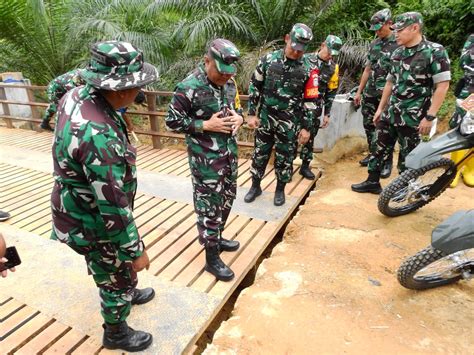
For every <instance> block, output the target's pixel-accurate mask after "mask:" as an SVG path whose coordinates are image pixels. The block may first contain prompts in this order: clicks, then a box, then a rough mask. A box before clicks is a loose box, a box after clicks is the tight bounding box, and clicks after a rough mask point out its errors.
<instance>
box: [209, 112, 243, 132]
mask: <svg viewBox="0 0 474 355" xmlns="http://www.w3.org/2000/svg"><path fill="white" fill-rule="evenodd" d="M228 112H229V113H230V115H228V116H227V117H221V116H222V111H219V112H216V113H214V114H213V115H212V116H211V118H210V119H208V120H207V121H204V123H203V130H204V131H210V132H219V133H232V134H235V133H237V130H238V129H239V128H240V126H241V125H242V123H243V122H244V119H243V118H242V116H240V115H239V114H237V113H236V112H235V111H234V110H229V111H228Z"/></svg>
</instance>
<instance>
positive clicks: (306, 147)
mask: <svg viewBox="0 0 474 355" xmlns="http://www.w3.org/2000/svg"><path fill="white" fill-rule="evenodd" d="M321 113H322V108H320V107H318V109H316V111H315V115H314V117H315V118H314V122H313V126H312V127H311V129H310V132H309V133H310V137H309V140H308V142H306V144H303V145H302V146H301V152H300V158H301V161H302V162H303V163H308V164H309V163H310V162H311V160H313V146H314V139H315V138H316V136H317V135H318V131H319V126H320V125H321V121H320V119H319V117H321ZM316 117H317V118H316Z"/></svg>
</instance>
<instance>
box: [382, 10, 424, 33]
mask: <svg viewBox="0 0 474 355" xmlns="http://www.w3.org/2000/svg"><path fill="white" fill-rule="evenodd" d="M414 23H419V24H420V25H423V16H421V14H420V13H419V12H405V13H403V14H401V15H398V16H397V17H396V18H395V23H394V24H393V25H392V26H390V28H391V29H392V30H395V31H399V30H402V29H404V28H405V27H408V26H410V25H413V24H414Z"/></svg>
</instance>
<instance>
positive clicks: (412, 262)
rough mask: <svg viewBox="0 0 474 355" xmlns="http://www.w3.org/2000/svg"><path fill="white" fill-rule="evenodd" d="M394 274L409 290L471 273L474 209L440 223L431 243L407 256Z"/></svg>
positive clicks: (468, 276) (445, 281)
mask: <svg viewBox="0 0 474 355" xmlns="http://www.w3.org/2000/svg"><path fill="white" fill-rule="evenodd" d="M397 277H398V282H400V284H401V285H402V286H403V287H406V288H409V289H412V290H425V289H428V288H433V287H438V286H442V285H448V284H451V283H454V282H457V281H459V280H461V279H465V280H469V279H471V278H472V277H474V209H473V210H469V211H458V212H456V213H454V214H453V215H451V216H450V217H449V218H447V219H446V220H444V221H443V222H442V223H441V224H439V225H438V226H437V227H436V228H435V229H434V230H433V233H432V235H431V245H430V246H428V247H427V248H425V249H423V250H421V251H419V252H418V253H416V254H415V255H413V256H411V257H409V258H408V259H406V260H405V261H404V262H403V263H402V265H400V268H399V269H398V273H397Z"/></svg>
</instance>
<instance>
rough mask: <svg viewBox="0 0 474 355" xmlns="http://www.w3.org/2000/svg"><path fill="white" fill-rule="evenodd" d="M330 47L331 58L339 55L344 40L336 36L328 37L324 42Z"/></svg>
mask: <svg viewBox="0 0 474 355" xmlns="http://www.w3.org/2000/svg"><path fill="white" fill-rule="evenodd" d="M324 42H325V43H326V46H328V49H329V52H330V54H331V56H333V55H338V54H339V51H340V50H341V47H342V40H341V39H340V38H339V37H337V36H334V35H328V36H327V37H326V40H325V41H324Z"/></svg>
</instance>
